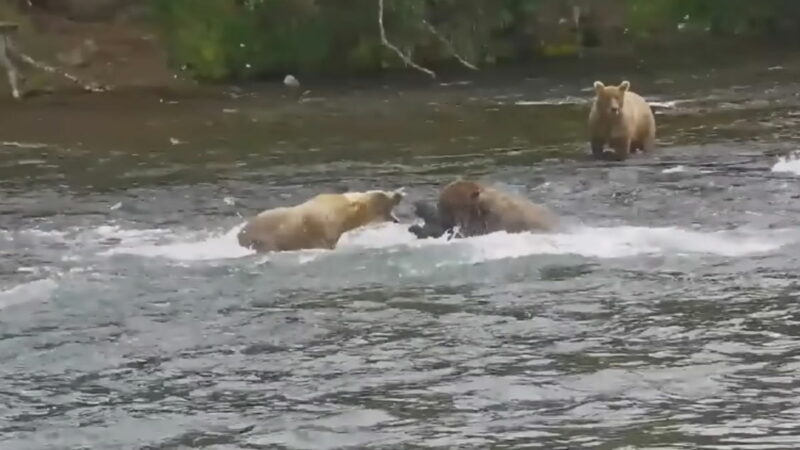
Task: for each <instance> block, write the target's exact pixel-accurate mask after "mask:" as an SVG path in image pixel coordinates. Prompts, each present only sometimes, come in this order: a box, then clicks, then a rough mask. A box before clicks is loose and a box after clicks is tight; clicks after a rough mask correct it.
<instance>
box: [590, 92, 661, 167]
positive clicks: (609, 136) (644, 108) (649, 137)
mask: <svg viewBox="0 0 800 450" xmlns="http://www.w3.org/2000/svg"><path fill="white" fill-rule="evenodd" d="M630 87H631V84H630V83H629V82H627V81H623V82H622V83H621V84H620V85H619V86H605V85H603V83H601V82H599V81H595V82H594V90H595V94H596V97H595V99H594V103H593V104H592V110H591V112H590V113H589V131H590V134H591V144H592V155H594V156H595V157H596V158H601V159H616V160H617V161H624V160H625V159H627V158H628V156H629V155H630V153H632V152H634V151H636V150H641V151H643V152H648V151H650V150H652V149H653V148H655V142H656V119H655V117H654V116H653V111H652V110H651V109H650V105H648V104H647V101H645V99H643V98H642V97H641V96H639V95H638V94H637V93H635V92H633V91H631V90H630ZM606 144H608V146H609V147H611V148H612V149H613V150H614V153H613V156H612V157H611V158H605V156H606V154H605V153H604V152H603V148H604V147H605V145H606Z"/></svg>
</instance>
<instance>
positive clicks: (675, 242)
mask: <svg viewBox="0 0 800 450" xmlns="http://www.w3.org/2000/svg"><path fill="white" fill-rule="evenodd" d="M241 226H242V225H238V226H236V227H234V228H233V229H232V230H230V231H228V232H225V233H221V234H214V235H210V236H205V237H200V238H198V237H197V236H195V238H194V239H190V240H181V241H178V242H167V243H152V242H141V241H139V242H137V241H136V239H129V240H128V242H127V243H125V242H123V244H124V245H120V246H119V247H117V248H114V249H112V250H108V251H106V252H105V254H107V255H114V254H130V255H139V256H144V257H163V258H168V259H172V260H178V261H201V260H215V259H229V258H240V257H243V256H247V255H252V254H253V252H252V251H251V250H248V249H244V248H242V247H240V246H239V244H238V242H237V241H236V233H238V231H239V230H240V229H241ZM407 228H408V224H381V225H375V226H369V227H364V228H361V229H359V230H354V231H351V232H349V233H346V234H345V235H343V236H342V238H341V240H340V241H339V245H338V246H337V248H336V249H335V250H333V251H329V250H309V251H301V252H285V253H283V254H282V255H286V256H289V254H294V256H296V258H294V257H292V258H290V260H291V261H294V262H295V263H297V264H304V263H307V262H310V261H314V260H316V259H318V258H319V257H320V256H323V255H324V256H331V257H333V256H335V255H336V254H337V253H340V252H344V253H346V252H352V251H363V250H364V249H376V250H377V249H385V248H389V247H392V248H396V249H398V250H400V249H406V250H410V251H412V252H413V251H414V250H415V249H420V248H423V247H430V246H459V249H460V250H462V251H463V250H466V253H467V254H468V255H470V256H468V258H467V260H464V261H458V262H457V263H475V262H483V261H491V260H497V259H505V258H518V257H523V256H530V255H579V256H585V257H591V258H621V257H630V256H636V255H662V254H673V255H686V256H688V255H692V254H710V255H720V256H729V257H738V256H745V255H750V254H754V253H763V252H769V251H773V250H776V249H778V248H780V247H781V246H783V245H786V244H788V243H791V242H794V241H796V240H797V239H800V235H798V234H792V233H789V232H788V231H787V230H784V231H781V230H774V231H770V232H768V233H765V232H764V231H763V230H762V231H742V230H738V231H717V232H713V231H711V232H706V231H693V230H686V229H681V228H674V227H662V228H650V227H636V226H619V227H577V228H573V229H570V230H567V231H564V232H561V233H550V234H534V233H518V234H509V233H504V232H499V233H492V234H490V235H486V236H479V237H474V238H468V239H457V240H451V241H448V240H446V239H445V238H440V239H424V240H419V239H417V238H416V237H415V236H413V235H412V234H411V233H409V232H408V231H407ZM459 253H462V254H463V252H459ZM266 258H267V259H269V256H267V257H266Z"/></svg>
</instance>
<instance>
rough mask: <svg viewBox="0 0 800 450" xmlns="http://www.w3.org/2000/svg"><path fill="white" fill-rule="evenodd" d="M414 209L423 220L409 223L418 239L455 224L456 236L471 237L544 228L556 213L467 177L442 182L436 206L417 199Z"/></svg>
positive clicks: (548, 227) (550, 224)
mask: <svg viewBox="0 0 800 450" xmlns="http://www.w3.org/2000/svg"><path fill="white" fill-rule="evenodd" d="M415 213H416V214H417V216H418V217H420V218H421V219H423V221H424V223H423V224H422V225H414V226H412V227H410V228H409V231H410V232H411V233H413V234H414V235H416V236H417V237H418V238H421V239H424V238H438V237H440V236H442V235H444V234H445V233H454V232H455V229H456V228H458V235H457V236H455V237H470V236H481V235H484V234H489V233H494V232H496V231H505V232H507V233H521V232H526V231H538V232H547V231H552V230H553V229H554V228H555V227H556V225H557V218H556V217H555V215H554V214H553V213H552V212H551V211H550V210H549V209H547V208H545V207H544V206H541V205H537V204H536V203H533V202H531V201H530V200H528V199H525V198H523V197H520V196H518V195H514V194H510V193H506V192H502V191H500V190H497V189H494V188H490V187H488V186H485V185H483V184H481V183H477V182H474V181H467V180H458V181H455V182H453V183H450V184H448V185H447V186H445V187H444V189H442V191H441V192H440V194H439V200H438V203H437V205H436V207H433V206H432V205H430V204H428V203H426V202H417V203H416V204H415Z"/></svg>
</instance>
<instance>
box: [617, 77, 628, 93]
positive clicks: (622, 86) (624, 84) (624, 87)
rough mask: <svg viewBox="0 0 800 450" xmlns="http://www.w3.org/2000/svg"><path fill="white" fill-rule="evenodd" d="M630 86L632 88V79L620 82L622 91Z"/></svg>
mask: <svg viewBox="0 0 800 450" xmlns="http://www.w3.org/2000/svg"><path fill="white" fill-rule="evenodd" d="M630 88H631V83H630V81H627V80H625V81H623V82H622V83H620V84H619V90H620V91H622V92H625V91H627V90H628V89H630Z"/></svg>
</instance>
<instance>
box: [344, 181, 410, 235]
mask: <svg viewBox="0 0 800 450" xmlns="http://www.w3.org/2000/svg"><path fill="white" fill-rule="evenodd" d="M342 195H344V196H345V198H346V199H347V200H348V202H349V204H350V208H351V209H350V215H351V220H352V221H353V222H354V223H356V224H358V225H359V226H360V225H366V224H368V223H372V222H394V223H398V222H399V220H398V219H397V217H395V215H394V207H395V206H397V205H398V204H399V203H400V201H401V200H403V197H404V196H405V193H404V192H403V190H402V189H397V190H395V191H366V192H347V193H345V194H342Z"/></svg>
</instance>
